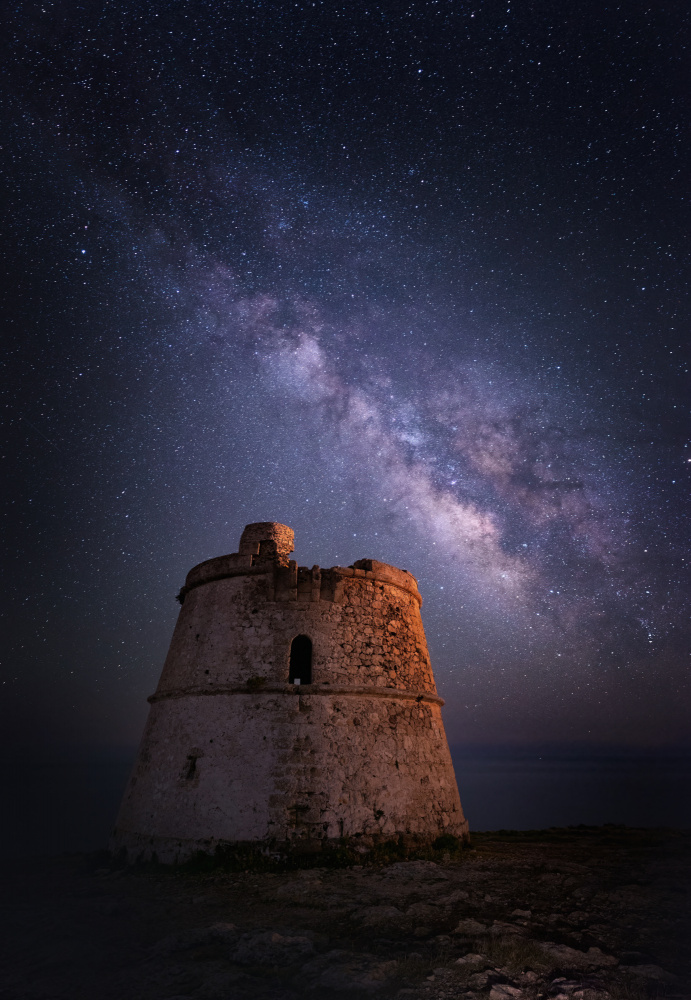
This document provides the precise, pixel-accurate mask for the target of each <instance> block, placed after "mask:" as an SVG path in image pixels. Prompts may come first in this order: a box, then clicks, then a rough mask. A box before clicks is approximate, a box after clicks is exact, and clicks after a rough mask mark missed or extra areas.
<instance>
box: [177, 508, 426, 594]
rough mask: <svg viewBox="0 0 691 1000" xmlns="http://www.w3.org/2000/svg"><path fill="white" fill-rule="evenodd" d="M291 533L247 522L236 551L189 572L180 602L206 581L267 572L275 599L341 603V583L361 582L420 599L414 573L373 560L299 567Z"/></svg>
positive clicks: (285, 528) (281, 527)
mask: <svg viewBox="0 0 691 1000" xmlns="http://www.w3.org/2000/svg"><path fill="white" fill-rule="evenodd" d="M294 538H295V535H294V532H293V530H292V528H289V527H288V526H287V525H285V524H279V523H278V522H276V521H259V522H256V523H255V524H248V525H247V526H246V528H245V530H244V531H243V533H242V537H241V538H240V545H239V551H238V552H233V553H231V554H229V555H226V556H216V557H215V558H214V559H207V560H205V561H204V562H202V563H199V564H198V565H197V566H194V567H193V568H192V569H191V570H190V572H189V573H188V574H187V579H186V580H185V586H184V587H183V588H182V590H181V591H180V594H179V595H178V599H179V600H180V602H182V601H183V600H184V599H185V596H186V594H187V593H188V592H189V591H190V590H192V589H194V588H195V587H199V586H201V585H202V584H205V583H211V582H213V581H215V580H223V579H226V578H228V577H233V576H255V575H266V574H269V575H270V576H271V577H272V585H271V588H270V594H271V597H272V598H273V599H274V600H276V601H291V600H293V601H298V600H310V601H319V600H327V601H334V602H336V603H340V599H341V593H342V589H343V584H344V581H345V580H347V579H349V578H350V579H362V580H370V581H377V582H379V583H383V584H388V585H389V586H392V587H396V588H398V589H399V590H404V591H406V592H407V593H408V594H410V595H411V596H413V597H414V598H415V600H416V601H417V602H418V604H419V605H421V604H422V597H421V596H420V592H419V590H418V586H417V580H416V578H415V577H414V576H413V574H412V573H409V572H408V571H407V570H405V569H398V567H397V566H391V565H389V564H388V563H384V562H379V560H377V559H358V560H357V561H356V562H354V563H353V564H352V565H351V566H331V567H330V568H328V569H322V568H321V567H320V566H312V567H311V568H310V567H307V566H298V564H297V562H296V561H295V560H294V559H290V558H289V556H290V554H291V553H292V552H293V549H294Z"/></svg>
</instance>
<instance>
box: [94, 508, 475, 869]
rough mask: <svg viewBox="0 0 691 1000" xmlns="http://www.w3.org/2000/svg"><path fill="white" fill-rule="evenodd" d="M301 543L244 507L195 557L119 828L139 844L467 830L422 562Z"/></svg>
mask: <svg viewBox="0 0 691 1000" xmlns="http://www.w3.org/2000/svg"><path fill="white" fill-rule="evenodd" d="M292 551H293V532H292V530H291V529H290V528H287V527H286V526H285V525H283V524H275V523H273V522H268V523H261V524H249V525H248V526H247V527H246V528H245V530H244V532H243V534H242V538H241V540H240V551H239V552H238V553H235V554H233V555H228V556H219V557H218V558H216V559H209V560H207V561H206V562H203V563H200V564H199V565H198V566H195V567H194V569H192V570H191V571H190V573H189V574H188V576H187V580H186V582H185V586H184V587H183V588H182V591H181V592H180V595H179V599H180V601H181V603H182V609H181V611H180V616H179V618H178V622H177V625H176V626H175V632H174V634H173V639H172V642H171V645H170V650H169V652H168V657H167V659H166V662H165V665H164V667H163V673H162V674H161V679H160V682H159V685H158V688H157V690H156V693H155V694H153V695H152V696H151V697H150V698H149V701H150V702H151V710H150V712H149V718H148V721H147V724H146V729H145V731H144V737H143V740H142V744H141V747H140V750H139V755H138V758H137V762H136V764H135V767H134V771H133V773H132V777H131V778H130V782H129V785H128V787H127V790H126V792H125V796H124V799H123V802H122V806H121V808H120V814H119V816H118V820H117V826H116V829H115V832H114V835H113V840H112V844H111V846H112V848H113V850H116V851H122V850H123V849H124V850H125V852H126V854H127V856H128V858H129V859H130V860H135V859H138V858H142V859H146V858H151V857H153V856H154V855H155V856H156V857H157V858H158V859H159V860H160V861H164V862H175V861H182V860H184V859H185V858H187V857H189V856H190V855H192V854H194V853H195V852H197V851H206V852H213V851H214V850H215V849H216V848H217V847H223V846H225V845H232V844H237V843H243V842H244V843H247V842H254V843H255V844H257V843H259V844H265V845H267V846H271V845H273V846H274V847H278V848H279V849H281V848H284V849H291V847H293V848H295V849H299V848H301V847H302V848H303V849H304V848H306V847H310V846H312V847H318V846H319V844H318V843H316V842H319V841H322V842H323V841H329V840H335V839H338V838H344V837H345V838H353V837H360V838H362V837H365V838H367V837H374V838H379V839H388V838H389V837H393V836H395V835H397V834H410V835H412V836H413V837H415V838H416V839H417V838H419V839H420V840H431V839H434V838H436V837H438V836H439V835H440V834H442V833H451V834H454V835H455V836H457V837H463V838H464V837H466V836H467V833H468V824H467V822H466V820H465V819H464V817H463V812H462V810H461V803H460V800H459V797H458V790H457V788H456V780H455V777H454V772H453V766H452V764H451V757H450V755H449V749H448V746H447V742H446V735H445V733H444V726H443V724H442V719H441V706H442V705H443V701H442V699H441V698H440V697H439V696H438V694H437V692H436V688H435V684H434V677H433V675H432V667H431V665H430V659H429V654H428V652H427V643H426V641H425V633H424V630H423V627H422V619H421V618H420V605H421V604H422V598H421V597H420V594H419V592H418V589H417V583H416V580H415V577H413V576H411V574H410V573H407V572H406V571H405V570H400V569H395V568H394V567H393V566H388V565H386V563H380V562H377V561H376V560H374V559H361V560H360V561H359V562H356V563H355V564H354V565H353V566H350V567H348V568H344V567H341V566H334V567H333V568H332V569H326V570H320V568H319V567H318V566H313V567H312V569H307V568H305V567H302V566H300V567H298V566H297V564H296V563H295V562H294V560H292V559H290V560H289V556H290V553H291V552H292Z"/></svg>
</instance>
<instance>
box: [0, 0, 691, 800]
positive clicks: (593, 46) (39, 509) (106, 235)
mask: <svg viewBox="0 0 691 1000" xmlns="http://www.w3.org/2000/svg"><path fill="white" fill-rule="evenodd" d="M15 7H16V10H15V13H14V14H10V15H8V16H7V17H6V18H5V20H4V28H3V39H2V43H1V44H2V53H0V67H1V69H0V73H1V76H2V86H3V91H4V100H3V107H4V110H3V112H2V114H3V123H2V133H1V140H2V161H1V163H2V179H1V185H0V189H1V191H2V202H3V216H4V226H3V232H4V237H3V241H2V245H1V247H0V257H1V258H2V261H3V279H2V294H3V300H4V305H3V315H4V330H5V334H4V338H3V340H4V345H5V348H4V350H3V367H4V374H3V378H2V382H1V383H0V385H1V390H2V396H3V400H2V405H3V415H4V420H3V429H4V435H3V438H4V444H3V456H4V463H3V464H4V469H5V472H4V476H3V484H4V489H3V496H4V506H3V517H4V525H5V546H4V548H5V551H6V559H5V565H4V580H5V596H4V600H3V605H2V620H3V630H4V633H5V639H4V641H3V648H4V652H3V668H2V669H3V681H2V684H3V688H2V690H3V696H2V697H3V700H4V703H5V709H6V719H5V722H4V724H3V733H4V738H5V739H6V740H7V741H8V746H10V747H11V749H12V750H13V751H18V750H20V751H21V750H22V748H31V747H33V748H36V747H38V748H39V749H41V752H50V751H51V748H54V747H61V746H68V745H69V746H73V747H85V748H88V747H95V746H103V747H106V746H109V747H124V748H132V749H133V748H134V747H135V746H136V743H137V740H138V738H139V735H140V733H141V729H142V726H143V721H144V718H145V715H146V710H147V708H148V706H147V704H146V700H145V699H146V696H147V695H148V694H150V693H151V692H152V691H153V690H154V687H155V685H156V682H157V680H158V676H159V673H160V669H161V666H162V663H163V658H164V656H165V652H166V649H167V645H168V642H169V639H170V635H171V632H172V627H173V624H174V621H175V617H176V614H177V610H178V605H177V604H176V602H175V599H174V598H175V594H176V593H177V591H178V589H179V587H180V586H181V584H182V583H183V581H184V576H185V574H186V572H187V570H188V569H189V568H190V567H191V566H193V565H194V564H195V563H197V562H200V561H201V560H202V559H206V558H209V557H211V556H216V555H220V554H223V553H225V552H232V551H235V550H236V549H237V543H238V541H239V536H240V533H241V531H242V528H243V526H244V525H245V524H246V523H248V522H251V521H263V520H276V521H281V522H283V523H285V524H288V525H290V526H291V527H293V528H294V529H295V533H296V553H295V555H296V558H297V559H298V562H299V563H300V564H301V565H309V566H311V565H312V564H313V563H319V564H320V565H322V566H331V565H335V564H340V565H348V564H349V563H351V562H353V561H354V560H355V559H358V558H366V557H369V558H376V559H380V560H383V561H386V562H391V563H393V564H395V565H398V566H400V567H402V568H405V569H408V570H410V572H412V573H413V574H414V575H415V576H416V577H417V578H418V580H419V585H420V590H421V592H422V594H423V596H424V600H425V603H424V607H423V612H422V613H423V620H424V623H425V627H426V630H427V636H428V641H429V646H430V652H431V655H432V663H433V666H434V669H435V675H436V679H437V684H438V687H439V689H440V692H441V694H442V695H443V696H444V697H445V698H446V702H447V704H446V708H445V710H444V712H445V723H446V727H447V733H448V736H449V741H450V742H451V743H452V744H454V745H464V744H500V743H502V744H507V745H512V746H516V747H525V746H528V745H532V744H534V743H536V742H540V741H552V742H555V741H556V742H559V741H561V742H562V743H568V744H570V745H571V744H572V745H574V746H586V747H588V746H590V747H593V746H601V745H609V744H618V745H628V746H636V747H660V746H671V745H674V744H683V743H687V744H688V743H689V742H691V741H690V740H689V735H690V732H689V722H688V720H689V715H690V711H691V704H690V701H691V699H690V698H689V684H688V661H689V648H690V647H689V630H688V625H687V622H688V603H687V599H686V594H687V593H688V591H687V589H686V588H687V583H686V567H687V566H688V558H689V551H688V549H689V545H688V525H687V522H685V519H684V514H685V507H686V498H687V495H688V484H689V471H690V470H691V448H689V447H688V445H687V441H688V434H689V424H688V400H689V395H688V381H687V361H688V351H687V348H688V333H687V330H688V319H689V308H688V297H687V282H688V270H687V266H688V258H687V256H686V252H687V245H688V243H687V241H688V233H689V230H690V228H691V227H690V222H691V220H690V219H689V212H688V208H687V206H688V202H689V193H690V192H689V181H688V172H687V168H688V156H689V149H688V143H686V145H685V139H684V132H685V131H686V130H687V129H688V122H689V102H688V93H689V73H688V49H687V43H688V20H687V15H686V4H684V3H681V2H679V3H676V4H675V3H665V2H663V3H661V4H659V5H658V4H655V5H651V4H647V3H646V4H640V3H636V2H632V3H627V4H607V3H575V4H564V3H563V2H561V0H560V2H556V0H551V2H539V0H538V2H534V3H530V4H527V3H520V2H519V3H516V2H513V3H510V2H508V0H504V2H502V3H498V2H484V3H477V4H475V5H473V4H469V3H464V2H458V0H454V2H450V0H438V2H427V3H426V2H414V3H407V2H396V3H388V4H386V3H364V2H362V0H349V2H348V3H347V4H345V3H344V4H341V3H330V2H316V3H286V2H278V0H277V2H263V3H262V2H257V0H244V2H235V3H233V2H228V3H220V2H214V3H211V2H209V3H203V2H194V3H184V2H179V3H176V2H171V3H167V4H163V3H147V2H137V3H131V2H122V3H99V2H88V0H87V2H84V3H81V4H78V3H76V2H68V0H65V2H55V3H51V2H46V3H44V4H42V5H41V4H19V5H15ZM461 793H463V789H462V788H461Z"/></svg>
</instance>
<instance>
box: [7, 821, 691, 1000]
mask: <svg viewBox="0 0 691 1000" xmlns="http://www.w3.org/2000/svg"><path fill="white" fill-rule="evenodd" d="M317 863H318V862H317ZM690 869H691V833H688V832H687V833H673V832H669V831H667V832H665V831H640V830H639V831H635V830H624V829H619V828H612V827H604V828H598V829H592V828H591V829H570V830H564V831H542V832H539V833H518V834H517V833H502V832H500V833H492V834H474V836H473V844H472V849H470V850H465V851H463V852H462V854H461V855H460V856H459V857H457V858H447V859H446V860H444V859H443V858H441V859H440V861H439V862H438V863H435V862H431V861H403V862H398V863H394V864H389V865H386V866H383V867H376V866H375V867H372V866H364V867H354V868H353V867H350V868H335V869H325V868H319V867H314V868H305V869H302V870H299V871H292V872H283V873H276V872H263V873H260V872H240V873H228V872H224V871H220V870H217V871H213V872H207V873H204V874H192V873H189V872H182V871H179V870H178V871H171V870H162V869H159V870H153V869H149V870H131V869H130V870H117V869H112V868H110V867H108V866H107V865H106V864H105V863H104V859H103V858H93V857H84V856H80V857H69V858H61V859H52V860H48V861H42V862H40V863H38V862H32V863H29V862H15V863H13V864H9V863H6V864H5V866H4V870H3V871H2V886H0V893H1V895H0V905H1V906H2V914H3V928H2V935H1V941H0V943H1V945H2V957H1V958H0V962H1V965H0V1000H57V998H61V1000H111V998H112V1000H183V998H190V1000H299V998H302V997H305V998H324V997H335V998H338V997H344V998H347V997H366V996H372V995H376V996H377V997H381V998H382V1000H384V998H388V997H400V998H402V1000H403V998H406V1000H408V998H421V1000H422V998H424V1000H441V998H464V1000H486V998H489V1000H536V998H540V997H544V998H545V1000H571V998H573V1000H608V998H612V1000H643V998H647V997H652V998H669V1000H673V998H677V1000H679V998H685V1000H691V906H690V904H689V895H688V891H689V872H690Z"/></svg>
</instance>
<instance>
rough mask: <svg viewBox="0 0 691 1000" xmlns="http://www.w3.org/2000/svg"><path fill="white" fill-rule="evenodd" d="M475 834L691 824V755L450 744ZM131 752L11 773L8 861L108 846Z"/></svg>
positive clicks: (0, 826) (56, 760)
mask: <svg viewBox="0 0 691 1000" xmlns="http://www.w3.org/2000/svg"><path fill="white" fill-rule="evenodd" d="M452 756H453V760H454V766H455V769H456V777H457V779H458V787H459V790H460V793H461V801H462V803H463V808H464V811H465V814H466V816H467V817H468V820H469V822H470V829H471V831H472V830H499V829H513V830H530V829H544V828H547V827H550V826H577V825H578V824H581V823H582V824H586V825H588V826H591V825H593V826H599V825H601V824H604V823H623V824H625V825H627V826H643V827H656V826H669V827H683V828H691V749H687V748H685V749H678V750H664V751H662V750H655V751H649V750H648V751H644V750H640V749H627V748H607V749H600V750H597V751H595V750H592V749H588V750H585V749H583V748H573V747H570V748H569V747H563V746H562V747H555V746H551V747H543V748H538V749H526V748H525V747H521V748H516V747H486V746H485V747H469V746H464V747H458V746H456V747H452ZM133 759H134V750H128V751H112V750H110V751H105V750H98V751H96V750H93V749H89V750H86V749H84V750H74V749H73V750H70V751H62V752H60V753H56V754H55V755H54V756H52V757H51V758H50V759H43V760H42V759H34V760H28V759H26V758H24V760H20V761H16V762H15V763H14V765H13V767H12V768H10V769H7V768H6V769H5V773H4V781H3V786H4V790H3V793H2V799H0V802H1V803H2V817H3V819H2V823H0V852H1V855H0V856H2V857H4V858H12V857H15V858H19V857H35V856H40V855H47V854H50V855H55V854H64V853H76V852H81V851H96V850H99V849H101V848H104V847H105V846H106V844H107V842H108V837H109V834H110V830H111V828H112V826H113V823H114V820H115V816H116V813H117V809H118V804H119V801H120V797H121V796H122V793H123V790H124V787H125V783H126V781H127V777H128V775H129V772H130V768H131V767H132V762H133Z"/></svg>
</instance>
